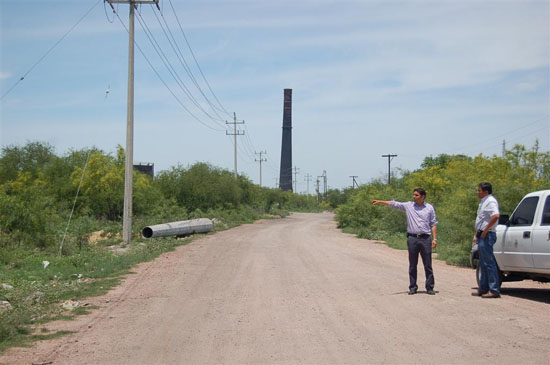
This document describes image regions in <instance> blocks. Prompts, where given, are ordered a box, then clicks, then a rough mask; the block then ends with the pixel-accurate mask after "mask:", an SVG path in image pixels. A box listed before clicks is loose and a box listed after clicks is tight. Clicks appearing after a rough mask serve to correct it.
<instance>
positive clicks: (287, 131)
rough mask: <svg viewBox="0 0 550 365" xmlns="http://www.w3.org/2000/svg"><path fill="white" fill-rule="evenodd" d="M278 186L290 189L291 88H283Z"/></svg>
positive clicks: (283, 189)
mask: <svg viewBox="0 0 550 365" xmlns="http://www.w3.org/2000/svg"><path fill="white" fill-rule="evenodd" d="M279 187H280V188H281V190H282V191H287V190H290V191H292V89H285V97H284V104H283V142H282V145H281V170H280V175H279Z"/></svg>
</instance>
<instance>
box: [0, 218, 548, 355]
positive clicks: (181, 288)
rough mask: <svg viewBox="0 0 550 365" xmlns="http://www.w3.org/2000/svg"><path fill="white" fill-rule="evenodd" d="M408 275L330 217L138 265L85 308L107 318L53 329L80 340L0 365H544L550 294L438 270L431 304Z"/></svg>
mask: <svg viewBox="0 0 550 365" xmlns="http://www.w3.org/2000/svg"><path fill="white" fill-rule="evenodd" d="M439 244H440V245H444V244H445V242H440V243H439ZM407 265H408V264H407V254H406V252H404V251H397V250H393V249H390V248H388V247H387V246H385V245H383V244H380V243H376V242H373V241H368V240H361V239H357V238H355V237H354V236H352V235H348V234H343V233H341V232H340V231H339V230H338V229H336V224H335V222H334V221H333V215H332V214H330V213H320V214H293V215H291V216H290V217H288V218H285V219H277V220H269V221H260V222H257V223H255V224H249V225H243V226H240V227H237V228H234V229H232V230H228V231H224V232H219V233H216V234H214V235H209V236H206V237H204V238H202V239H199V240H196V241H194V242H192V243H191V244H189V245H187V246H183V247H179V248H178V249H177V250H176V251H174V252H170V253H167V254H164V255H163V256H161V257H159V258H157V259H156V260H155V261H152V262H149V263H144V264H141V265H139V266H138V267H137V268H136V269H135V270H134V271H135V274H133V275H129V276H128V277H127V279H125V280H124V282H123V284H122V285H120V286H119V287H117V288H115V289H113V290H112V291H111V292H109V293H108V294H107V295H105V296H102V297H98V298H91V299H89V300H87V301H86V302H87V303H90V304H96V305H98V306H100V309H97V310H94V311H93V312H92V314H89V315H86V316H81V317H79V318H77V319H76V320H74V321H69V322H66V321H57V322H55V323H52V324H50V328H51V329H65V330H72V331H76V333H75V334H72V335H69V336H65V337H62V338H59V339H56V340H49V341H42V342H38V343H36V344H35V345H34V346H33V347H31V348H26V349H10V350H8V351H7V352H6V353H4V354H3V355H2V356H1V357H0V363H2V362H5V363H23V364H31V363H49V362H52V363H53V364H296V363H306V364H358V363H439V364H455V363H461V364H464V363H493V364H496V363H498V364H526V363H536V364H550V284H540V283H534V282H530V281H525V282H519V283H505V284H504V286H503V288H504V289H503V296H502V298H501V299H481V298H475V297H472V296H470V292H471V291H472V289H473V288H474V287H475V277H474V271H473V270H471V269H467V268H458V267H453V266H449V265H446V264H445V263H442V262H440V261H437V260H436V261H435V262H434V275H435V281H436V282H435V289H436V292H437V294H436V295H435V296H430V295H427V294H426V293H425V292H423V291H422V290H421V291H420V292H419V293H418V294H417V295H411V296H410V295H407V288H408V273H407ZM423 276H424V270H423V269H422V268H421V265H419V278H421V280H419V287H420V288H423V284H424V280H423Z"/></svg>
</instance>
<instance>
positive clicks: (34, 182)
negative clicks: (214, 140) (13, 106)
mask: <svg viewBox="0 0 550 365" xmlns="http://www.w3.org/2000/svg"><path fill="white" fill-rule="evenodd" d="M78 189H80V190H78ZM77 191H79V195H78V199H77V200H76V204H74V203H75V196H76V193H77ZM123 196H124V151H123V149H122V148H120V147H119V148H118V150H117V153H116V156H111V155H109V154H106V153H104V152H103V151H100V150H98V149H90V150H80V151H71V152H69V153H68V154H66V155H65V156H58V155H56V154H55V153H54V150H53V148H52V147H51V146H49V145H47V144H44V143H39V142H32V143H28V144H27V145H25V146H22V147H20V146H9V147H5V148H3V149H2V151H1V154H0V285H2V284H5V285H4V286H0V301H2V303H3V304H2V306H0V352H1V351H3V350H4V349H6V348H7V347H10V346H16V345H17V346H20V345H24V344H26V343H28V342H30V341H33V340H36V339H43V338H52V337H55V336H59V335H63V333H53V334H50V333H45V332H47V330H46V329H45V328H44V327H41V325H42V324H43V323H45V322H47V321H50V320H52V319H70V318H72V317H74V316H75V315H79V314H83V313H86V312H87V311H88V310H89V309H92V308H90V307H89V306H87V307H77V308H76V309H73V310H68V309H64V308H62V306H61V304H62V303H64V302H66V301H73V302H76V301H79V302H80V303H83V302H82V300H83V299H84V298H86V297H90V296H97V295H101V294H104V293H106V292H107V291H108V290H109V289H110V288H112V287H113V286H114V285H117V283H118V282H119V280H120V278H121V276H122V275H127V274H129V273H130V269H131V268H132V267H133V266H135V265H136V264H137V263H139V262H144V261H148V260H151V259H153V258H155V257H157V256H158V255H160V254H161V253H163V252H167V251H169V250H173V249H174V248H175V247H177V246H180V245H183V244H186V243H187V242H189V241H190V240H191V239H192V238H186V239H184V240H181V239H176V238H174V237H170V238H156V239H150V240H146V239H143V238H141V234H140V230H141V229H142V228H143V227H145V226H147V225H152V224H159V223H166V222H172V221H180V220H186V219H192V218H198V217H207V218H212V219H213V218H216V221H215V222H216V223H215V226H214V228H215V230H222V229H227V228H231V227H234V226H236V225H239V224H243V223H251V222H253V221H254V220H257V219H260V218H270V217H273V216H280V217H282V216H285V215H287V214H288V211H318V210H319V209H320V206H319V204H318V202H317V200H316V199H315V197H307V196H300V195H296V194H293V193H290V192H282V191H280V190H279V189H269V188H263V187H259V186H257V185H254V184H253V183H252V182H251V181H250V180H249V179H248V178H246V177H244V176H239V177H238V179H235V178H234V176H233V174H232V173H231V172H229V171H226V170H223V169H219V168H216V167H213V166H211V165H208V164H205V163H197V164H195V165H192V166H189V167H182V166H178V167H174V168H172V169H171V170H169V171H165V172H161V173H160V174H159V175H158V176H157V177H155V178H151V177H150V176H147V175H144V174H141V173H139V172H137V171H134V200H133V213H134V218H133V225H132V227H133V239H132V243H131V244H130V245H129V246H125V245H124V244H123V243H122V240H121V238H120V233H119V232H121V231H122V222H121V220H122V219H121V218H122V213H123V212H122V207H123ZM73 204H74V212H73V215H72V220H71V223H70V225H67V223H68V221H69V216H70V215H71V211H72V208H73ZM62 242H63V244H62V245H61V243H62Z"/></svg>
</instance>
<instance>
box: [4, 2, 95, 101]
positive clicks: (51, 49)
mask: <svg viewBox="0 0 550 365" xmlns="http://www.w3.org/2000/svg"><path fill="white" fill-rule="evenodd" d="M100 2H101V0H98V1H97V2H96V3H95V4H94V5H92V7H91V8H90V9H88V11H86V13H84V15H83V16H82V17H81V18H80V19H79V20H78V21H77V22H76V23H75V24H74V25H73V26H72V27H71V28H70V29H69V30H68V31H67V32H66V33H65V34H63V36H62V37H61V38H60V39H59V40H58V41H57V42H55V44H54V45H53V46H51V47H50V49H48V51H47V52H46V53H44V55H43V56H42V57H40V59H38V61H36V62H35V63H34V64H33V65H32V66H31V68H30V69H29V70H28V71H27V72H25V74H24V75H23V76H21V78H20V79H19V80H17V81H16V82H15V84H13V86H12V87H10V88H9V89H8V91H6V92H5V93H4V95H2V97H1V98H0V100H3V99H4V98H5V97H6V96H8V94H9V93H11V91H12V90H13V89H15V87H16V86H17V85H19V83H20V82H21V81H23V80H24V79H25V77H27V76H28V74H30V73H31V71H32V70H34V68H35V67H36V66H37V65H38V64H39V63H40V62H42V61H43V60H44V58H46V57H47V56H48V55H49V54H50V53H51V52H52V51H53V50H54V48H55V47H57V46H58V45H59V43H61V42H62V41H63V40H64V39H65V38H66V37H67V36H68V35H69V33H71V32H72V31H73V29H74V28H76V27H77V25H79V24H80V23H81V22H82V21H83V20H84V18H86V17H87V16H88V14H90V13H91V12H92V10H93V9H94V8H95V7H96V6H97V5H98V4H99V3H100Z"/></svg>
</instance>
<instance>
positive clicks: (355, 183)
mask: <svg viewBox="0 0 550 365" xmlns="http://www.w3.org/2000/svg"><path fill="white" fill-rule="evenodd" d="M350 177H351V178H352V179H353V183H352V184H351V188H352V189H355V186H357V187H359V184H357V181H355V178H356V177H359V176H357V175H352V176H350Z"/></svg>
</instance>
